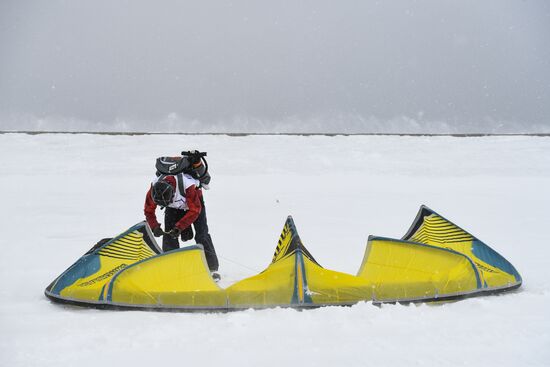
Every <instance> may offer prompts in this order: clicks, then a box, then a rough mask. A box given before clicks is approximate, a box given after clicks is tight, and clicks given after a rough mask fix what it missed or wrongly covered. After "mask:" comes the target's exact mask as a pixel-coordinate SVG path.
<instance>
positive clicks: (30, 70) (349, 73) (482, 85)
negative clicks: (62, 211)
mask: <svg viewBox="0 0 550 367" xmlns="http://www.w3.org/2000/svg"><path fill="white" fill-rule="evenodd" d="M549 35H550V3H549V2H548V1H545V0H530V1H519V0H487V1H475V0H465V1H440V0H426V1H405V0H397V1H391V2H387V1H380V2H377V1H345V2H337V1H322V0H321V1H320V0H315V1H313V0H310V1H251V0H250V1H233V2H230V1H208V0H207V1H196V2H191V1H160V2H150V1H122V0H115V1H110V0H109V1H107V0H98V1H60V0H53V1H16V0H5V1H2V2H0V130H4V131H5V130H58V131H59V130H68V131H82V130H86V131H164V132H332V133H334V132H343V133H360V132H412V133H420V132H431V133H461V132H465V133H469V132H489V133H495V132H496V133H514V132H515V133H526V132H527V133H533V132H542V133H549V132H550V103H549V102H550V37H549Z"/></svg>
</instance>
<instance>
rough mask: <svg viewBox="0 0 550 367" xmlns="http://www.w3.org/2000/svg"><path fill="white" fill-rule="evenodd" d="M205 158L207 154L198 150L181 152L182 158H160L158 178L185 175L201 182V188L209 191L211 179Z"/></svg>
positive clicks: (158, 161)
mask: <svg viewBox="0 0 550 367" xmlns="http://www.w3.org/2000/svg"><path fill="white" fill-rule="evenodd" d="M205 157H206V152H199V151H197V150H193V151H188V152H185V151H184V152H181V157H159V158H157V162H156V164H155V168H156V169H157V172H156V174H157V177H158V176H161V175H172V176H177V175H178V174H180V173H182V174H183V173H185V174H188V175H189V176H191V177H193V178H195V179H197V180H199V182H200V186H201V187H204V188H205V189H207V190H208V185H209V184H210V178H211V177H210V174H209V173H208V162H206V158H205Z"/></svg>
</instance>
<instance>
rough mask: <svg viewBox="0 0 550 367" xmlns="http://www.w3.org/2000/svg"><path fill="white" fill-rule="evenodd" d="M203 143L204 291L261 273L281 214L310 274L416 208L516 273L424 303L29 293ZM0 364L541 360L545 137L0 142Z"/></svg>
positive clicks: (139, 204) (336, 264)
mask: <svg viewBox="0 0 550 367" xmlns="http://www.w3.org/2000/svg"><path fill="white" fill-rule="evenodd" d="M184 148H187V149H189V148H191V149H193V148H197V149H201V150H206V151H208V161H209V164H210V172H211V174H212V176H213V179H212V184H211V187H212V189H211V190H210V191H208V192H206V202H207V204H206V205H207V212H208V219H209V224H210V228H211V234H212V236H213V239H214V243H215V246H216V249H217V251H218V254H219V258H220V263H221V266H220V272H221V274H222V277H223V281H222V285H223V286H227V285H229V284H232V283H233V282H235V281H237V280H240V279H242V278H244V277H247V276H250V275H253V274H255V273H257V272H259V271H261V270H263V269H264V268H265V267H266V266H267V264H268V263H269V262H270V260H271V256H272V254H273V251H274V249H275V246H276V243H277V239H278V236H279V234H280V231H281V229H282V226H283V224H284V221H285V219H286V216H287V215H289V214H291V215H292V216H293V217H294V220H295V222H296V226H297V229H298V232H299V234H300V236H301V238H302V240H303V242H304V244H305V245H306V247H307V248H308V249H309V250H310V252H311V253H312V254H313V256H315V258H316V259H317V260H318V262H319V263H320V264H321V265H323V266H324V267H326V268H329V269H333V270H339V271H343V272H348V273H351V274H355V273H356V272H357V270H358V269H359V266H360V263H361V260H362V257H363V251H364V249H365V245H366V240H367V237H368V235H369V234H375V235H381V236H389V237H396V238H400V237H401V236H402V235H403V234H404V233H405V232H406V230H407V229H408V227H409V225H410V224H411V222H412V220H413V219H414V217H415V215H416V212H417V210H418V207H419V206H420V205H421V204H426V205H427V206H429V207H430V208H432V209H434V210H436V211H438V212H439V213H440V214H442V215H444V216H446V217H447V218H448V219H450V220H452V221H454V222H455V223H457V224H458V225H460V226H462V227H463V228H465V229H466V230H468V231H470V232H471V233H473V234H474V235H476V236H478V237H479V238H480V239H481V240H483V241H484V242H486V243H487V244H489V245H490V246H491V247H493V248H494V249H495V250H497V251H498V252H499V253H501V254H502V255H503V256H504V257H506V258H507V259H508V260H509V261H510V262H511V263H512V264H514V266H515V267H516V268H517V269H518V271H519V272H520V274H521V275H522V276H523V281H524V285H523V287H522V288H521V289H520V290H518V291H516V292H514V293H509V294H504V295H500V296H491V297H483V298H472V299H467V300H464V301H460V302H455V303H446V304H439V305H426V304H422V305H411V306H402V305H384V306H382V307H380V308H379V307H375V306H373V305H371V304H369V303H365V304H358V305H356V306H353V307H346V308H344V307H329V308H321V309H316V310H309V311H302V312H298V311H295V310H292V309H272V310H263V311H253V310H248V311H243V312H234V313H214V314H200V313H170V312H164V313H163V312H144V311H119V312H116V311H101V310H90V309H83V308H74V307H64V306H60V305H57V304H52V303H51V302H50V301H49V300H48V299H46V297H45V296H44V295H43V291H44V288H45V287H46V286H47V285H48V284H49V283H50V282H51V281H52V280H53V279H54V278H55V277H57V276H58V275H59V274H60V273H61V272H62V271H64V270H65V269H66V268H67V267H68V266H69V265H71V264H72V263H73V262H74V261H75V260H76V259H78V258H79V257H80V256H81V255H82V254H83V253H84V252H85V251H87V250H88V249H89V248H90V247H91V245H92V244H94V243H95V242H96V241H97V240H98V239H100V238H103V237H112V236H114V235H116V234H118V233H120V232H122V231H123V230H125V229H126V228H128V227H130V226H131V225H133V224H135V223H137V222H139V221H141V220H142V219H143V214H142V208H143V201H144V197H145V192H146V190H147V188H148V185H149V180H150V179H151V178H152V176H153V174H154V159H155V157H157V156H160V155H169V154H177V153H179V152H180V151H181V150H182V149H184ZM0 170H1V172H2V175H1V176H0V191H1V192H2V204H3V206H4V209H3V211H2V215H1V216H2V218H1V220H0V229H1V233H2V238H1V239H0V249H1V254H2V255H1V256H0V276H1V279H2V287H0V295H1V297H2V300H3V302H2V303H1V304H0V330H1V332H0V366H56V367H59V366H75V365H78V366H80V367H84V366H98V365H103V366H113V365H129V366H175V365H178V366H201V367H202V366H285V365H286V366H296V365H306V366H367V365H369V366H406V365H412V366H450V365H452V366H454V365H459V366H514V367H517V366H548V365H550V351H549V346H550V311H549V309H550V307H549V305H550V276H549V275H550V270H549V266H548V258H549V256H550V248H549V236H548V226H549V224H550V210H548V208H549V207H550V138H548V137H479V138H454V137H392V136H356V137H344V136H337V137H325V136H316V137H301V136H250V137H229V136H177V135H156V136H107V135H69V134H59V135H24V134H3V135H0Z"/></svg>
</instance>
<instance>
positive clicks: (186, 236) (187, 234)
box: [181, 226, 193, 241]
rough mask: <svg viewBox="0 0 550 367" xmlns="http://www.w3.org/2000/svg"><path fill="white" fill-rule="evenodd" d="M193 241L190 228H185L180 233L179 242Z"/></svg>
mask: <svg viewBox="0 0 550 367" xmlns="http://www.w3.org/2000/svg"><path fill="white" fill-rule="evenodd" d="M192 239H193V228H192V227H191V226H189V227H187V228H185V229H184V230H183V231H181V240H182V241H189V240H192Z"/></svg>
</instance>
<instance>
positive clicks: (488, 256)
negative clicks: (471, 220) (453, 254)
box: [472, 239, 521, 282]
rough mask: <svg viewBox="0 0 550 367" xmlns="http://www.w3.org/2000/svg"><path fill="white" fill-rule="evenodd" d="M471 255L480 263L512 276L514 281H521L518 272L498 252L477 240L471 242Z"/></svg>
mask: <svg viewBox="0 0 550 367" xmlns="http://www.w3.org/2000/svg"><path fill="white" fill-rule="evenodd" d="M472 253H473V254H474V255H475V256H476V257H477V258H478V259H480V260H481V261H484V262H486V263H487V264H489V265H491V266H494V267H495V268H498V269H500V270H502V271H504V272H506V273H508V274H512V275H513V276H514V277H515V278H516V281H518V282H520V281H521V276H520V275H519V273H518V271H517V270H516V268H514V266H513V265H512V264H510V263H509V262H508V260H506V259H505V258H503V257H502V256H501V255H500V254H499V253H498V252H496V251H495V250H493V249H492V248H490V247H489V246H487V245H486V244H484V243H483V242H481V241H480V240H478V239H475V240H474V241H473V242H472Z"/></svg>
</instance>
